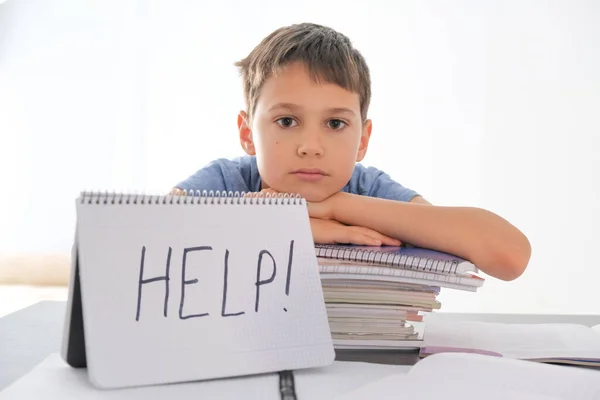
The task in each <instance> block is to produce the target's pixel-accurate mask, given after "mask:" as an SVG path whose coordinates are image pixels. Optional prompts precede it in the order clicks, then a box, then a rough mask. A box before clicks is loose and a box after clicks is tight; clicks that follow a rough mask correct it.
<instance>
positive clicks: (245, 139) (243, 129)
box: [237, 111, 256, 156]
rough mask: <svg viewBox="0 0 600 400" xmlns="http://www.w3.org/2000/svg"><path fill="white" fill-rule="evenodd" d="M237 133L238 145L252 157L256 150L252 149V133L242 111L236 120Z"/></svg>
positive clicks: (246, 115)
mask: <svg viewBox="0 0 600 400" xmlns="http://www.w3.org/2000/svg"><path fill="white" fill-rule="evenodd" d="M237 125H238V131H239V132H240V144H241V145H242V148H243V149H244V151H245V152H246V154H248V155H251V156H254V155H256V150H255V149H254V142H253V141H252V131H251V130H250V124H249V122H248V114H246V112H244V111H240V113H239V114H238V118H237Z"/></svg>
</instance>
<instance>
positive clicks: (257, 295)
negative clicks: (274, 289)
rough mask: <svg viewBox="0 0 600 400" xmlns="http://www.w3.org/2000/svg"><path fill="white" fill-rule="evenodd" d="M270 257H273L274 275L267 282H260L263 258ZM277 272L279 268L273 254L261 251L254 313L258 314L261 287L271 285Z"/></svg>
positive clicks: (257, 269)
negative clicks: (264, 256)
mask: <svg viewBox="0 0 600 400" xmlns="http://www.w3.org/2000/svg"><path fill="white" fill-rule="evenodd" d="M265 254H266V255H268V256H269V257H271V260H272V261H273V273H272V274H271V277H270V278H269V279H267V280H265V281H261V280H260V271H261V268H262V258H263V255H265ZM276 272H277V266H276V265H275V259H274V258H273V256H272V255H271V253H269V252H268V251H267V250H261V252H260V253H258V265H257V266H256V302H255V303H254V311H255V312H258V301H259V297H260V287H261V286H262V285H266V284H267V283H271V282H273V279H275V273H276Z"/></svg>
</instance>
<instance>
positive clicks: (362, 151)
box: [356, 119, 373, 162]
mask: <svg viewBox="0 0 600 400" xmlns="http://www.w3.org/2000/svg"><path fill="white" fill-rule="evenodd" d="M372 129H373V123H372V122H371V120H370V119H367V120H366V121H365V122H364V123H363V128H362V134H361V136H360V144H359V146H358V153H357V154H356V161H357V162H360V161H362V160H363V158H365V156H366V155H367V148H368V147H369V139H370V138H371V130H372Z"/></svg>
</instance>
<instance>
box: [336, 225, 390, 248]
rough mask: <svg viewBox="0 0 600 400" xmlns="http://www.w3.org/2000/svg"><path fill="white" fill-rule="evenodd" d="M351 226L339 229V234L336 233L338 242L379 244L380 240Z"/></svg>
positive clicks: (366, 244) (367, 244)
mask: <svg viewBox="0 0 600 400" xmlns="http://www.w3.org/2000/svg"><path fill="white" fill-rule="evenodd" d="M351 228H352V227H346V226H345V227H343V229H340V231H339V232H340V234H339V235H336V237H337V238H338V239H339V240H336V242H338V243H352V244H359V245H365V246H381V240H379V239H377V238H374V237H372V236H370V235H366V234H365V233H364V232H361V231H360V230H357V229H351Z"/></svg>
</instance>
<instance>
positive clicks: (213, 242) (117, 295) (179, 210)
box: [63, 192, 334, 388]
mask: <svg viewBox="0 0 600 400" xmlns="http://www.w3.org/2000/svg"><path fill="white" fill-rule="evenodd" d="M76 210H77V225H76V240H75V246H74V253H73V254H74V264H73V271H72V274H71V275H72V277H73V278H72V279H74V281H72V283H71V290H70V304H76V301H75V300H74V299H75V297H74V296H76V295H77V294H78V293H79V291H78V290H74V289H76V288H80V296H81V305H82V309H81V311H80V312H81V313H82V316H83V330H84V335H85V352H86V354H85V358H86V360H85V361H86V363H87V368H88V373H89V377H90V379H91V380H92V382H93V383H94V384H95V385H96V386H99V387H107V388H116V387H127V386H141V385H151V384H161V383H172V382H183V381H193V380H203V379H214V378H221V377H233V376H241V375H249V374H258V373H266V372H276V371H283V370H294V369H302V368H309V367H318V366H325V365H328V364H330V363H331V362H333V359H334V352H333V345H332V339H331V335H330V332H329V325H328V321H327V314H326V311H325V306H324V301H323V293H322V289H321V282H320V277H319V270H318V265H317V262H316V257H315V253H314V244H313V241H312V233H311V230H310V223H309V217H308V211H307V207H306V201H305V200H304V199H302V198H300V197H298V196H285V195H282V196H261V197H246V196H244V195H243V193H226V192H208V193H206V192H203V193H187V195H186V196H178V195H150V194H131V193H107V192H105V193H100V192H84V193H82V194H81V196H80V197H79V198H78V199H77V201H76ZM75 280H76V281H75ZM73 310H75V308H73ZM72 312H73V311H71V312H70V313H69V316H68V318H71V316H72ZM72 325H73V323H71V327H69V324H67V326H66V330H65V332H66V334H71V333H72V332H73V329H72ZM65 343H66V346H67V347H68V346H69V343H73V341H72V340H69V339H67V340H66V341H65ZM63 354H67V355H68V354H69V352H68V349H66V351H63Z"/></svg>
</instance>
